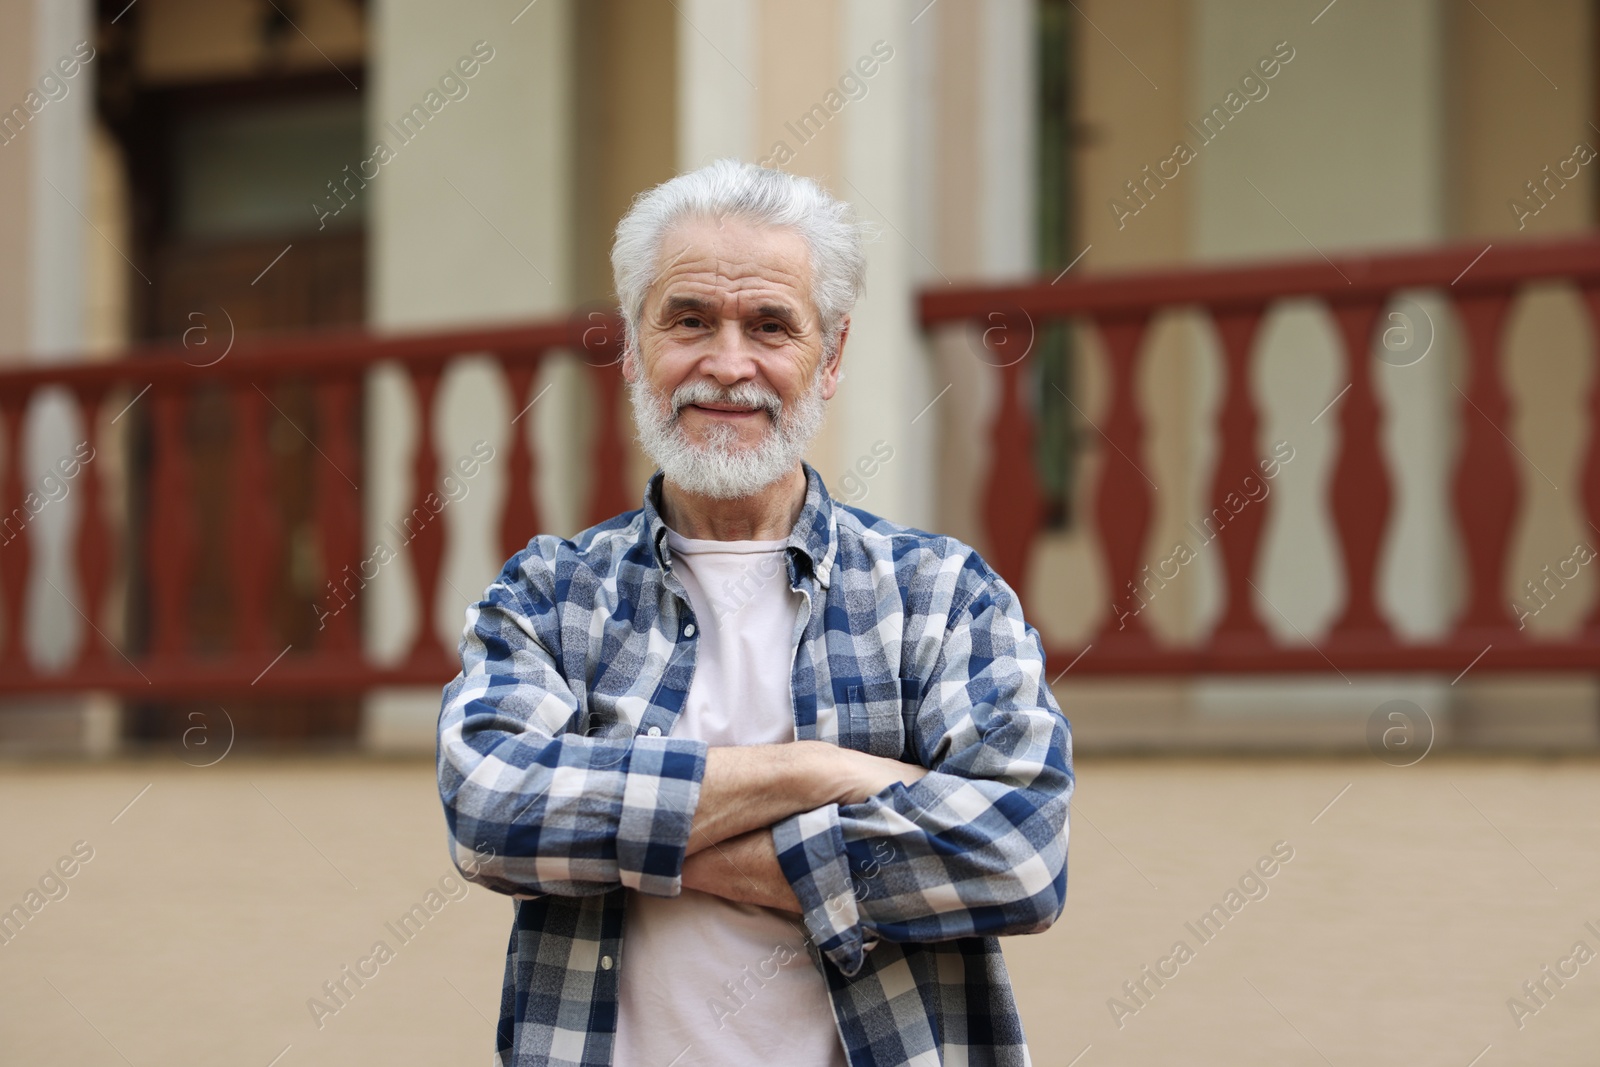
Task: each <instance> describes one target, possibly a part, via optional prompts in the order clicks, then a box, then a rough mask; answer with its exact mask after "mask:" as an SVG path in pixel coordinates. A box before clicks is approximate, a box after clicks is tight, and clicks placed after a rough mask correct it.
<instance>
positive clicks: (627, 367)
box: [622, 344, 639, 383]
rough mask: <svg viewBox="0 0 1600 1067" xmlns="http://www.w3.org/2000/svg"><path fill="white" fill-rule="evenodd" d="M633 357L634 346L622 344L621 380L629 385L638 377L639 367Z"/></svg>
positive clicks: (634, 354)
mask: <svg viewBox="0 0 1600 1067" xmlns="http://www.w3.org/2000/svg"><path fill="white" fill-rule="evenodd" d="M635 357H636V352H635V350H634V346H633V345H629V344H624V346H623V349H622V380H623V381H625V382H630V383H631V382H633V381H634V380H635V379H636V378H638V377H639V365H638V362H637V361H636V358H635Z"/></svg>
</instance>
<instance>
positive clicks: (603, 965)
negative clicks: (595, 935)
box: [600, 956, 611, 971]
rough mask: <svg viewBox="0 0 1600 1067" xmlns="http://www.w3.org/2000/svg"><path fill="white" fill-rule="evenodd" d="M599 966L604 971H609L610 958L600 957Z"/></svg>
mask: <svg viewBox="0 0 1600 1067" xmlns="http://www.w3.org/2000/svg"><path fill="white" fill-rule="evenodd" d="M600 966H601V968H603V969H604V970H607V971H609V970H610V969H611V957H610V956H601V957H600Z"/></svg>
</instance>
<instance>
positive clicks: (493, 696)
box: [438, 558, 708, 896]
mask: <svg viewBox="0 0 1600 1067" xmlns="http://www.w3.org/2000/svg"><path fill="white" fill-rule="evenodd" d="M539 562H540V561H538V560H537V559H534V560H531V561H529V562H528V564H527V565H526V566H521V565H520V563H519V559H518V558H514V559H513V560H512V562H511V563H509V564H507V570H506V572H504V573H502V575H501V580H500V581H497V582H496V583H495V584H494V585H492V586H490V587H489V590H488V591H487V593H486V594H485V596H484V599H483V600H482V601H480V602H479V603H478V604H475V605H473V606H472V607H471V608H470V609H468V612H467V623H466V628H465V631H464V633H463V635H462V639H461V663H462V669H461V673H460V674H459V675H457V676H456V678H455V679H454V680H453V681H451V682H450V683H449V684H448V685H447V686H446V687H445V689H444V693H443V698H442V703H441V709H440V715H439V732H438V780H439V795H440V799H441V801H442V802H443V805H444V812H445V821H446V824H447V827H448V830H449V834H450V843H451V852H452V855H454V856H457V857H462V856H470V857H472V860H471V862H470V864H468V865H463V864H462V863H460V862H458V864H457V866H458V867H460V868H461V871H462V874H463V876H464V877H466V878H468V879H469V880H470V881H473V882H476V883H478V884H481V885H483V886H486V887H487V888H490V889H493V890H495V891H497V892H501V893H506V894H510V895H514V896H541V895H546V894H558V895H566V896H585V895H591V894H595V893H603V892H607V891H609V890H612V889H615V888H617V887H619V886H625V887H628V888H632V889H637V890H639V891H641V892H644V893H650V894H653V895H657V896H675V895H677V894H678V893H679V892H680V890H681V886H682V872H683V862H684V857H685V855H686V853H687V849H688V841H689V831H690V825H691V823H692V821H693V815H694V811H695V808H696V805H697V804H698V802H699V795H700V783H701V779H702V778H703V777H704V774H705V764H706V753H707V750H708V746H707V745H706V744H705V743H704V742H702V741H698V740H694V739H692V738H672V737H648V736H634V735H632V734H631V733H626V732H619V731H616V730H615V729H614V728H613V732H612V733H610V734H608V735H607V736H587V735H586V732H585V731H586V726H587V715H586V714H585V711H586V709H585V708H584V707H583V706H582V701H580V699H579V697H578V696H577V695H576V692H575V690H574V687H573V686H571V685H569V684H568V682H567V678H566V674H565V673H564V672H563V669H562V666H561V660H560V657H559V655H558V650H559V647H560V631H559V626H558V625H557V621H556V620H557V610H556V606H555V603H554V600H553V598H551V597H550V596H548V594H546V593H541V592H540V588H539V583H538V581H537V579H538V578H539V577H540V576H541V574H542V573H544V572H541V571H540V569H539ZM513 574H515V575H517V579H513V578H512V575H513ZM530 574H531V575H532V577H533V579H534V581H533V582H532V583H531V584H532V587H531V589H530V588H529V583H528V581H527V579H528V576H529V575H530ZM553 650H556V651H553ZM580 677H581V675H580ZM577 691H578V692H581V691H582V690H581V688H579V689H578V690H577Z"/></svg>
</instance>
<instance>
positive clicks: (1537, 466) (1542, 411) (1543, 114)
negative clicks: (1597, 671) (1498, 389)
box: [1449, 0, 1600, 634]
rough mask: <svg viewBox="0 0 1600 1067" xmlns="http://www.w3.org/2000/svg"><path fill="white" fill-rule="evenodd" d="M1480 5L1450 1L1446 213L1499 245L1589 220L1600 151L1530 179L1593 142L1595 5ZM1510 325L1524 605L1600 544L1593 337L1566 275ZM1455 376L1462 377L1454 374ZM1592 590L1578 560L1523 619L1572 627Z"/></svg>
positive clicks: (1511, 589) (1519, 599) (1519, 584)
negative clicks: (1552, 574)
mask: <svg viewBox="0 0 1600 1067" xmlns="http://www.w3.org/2000/svg"><path fill="white" fill-rule="evenodd" d="M1480 6H1481V7H1482V9H1483V14H1482V15H1480V14H1478V13H1476V12H1473V11H1471V10H1470V9H1466V10H1462V11H1453V14H1452V17H1451V20H1450V23H1449V31H1450V41H1451V57H1452V68H1451V72H1450V86H1451V98H1452V100H1454V101H1455V102H1456V107H1455V110H1454V114H1453V116H1452V118H1453V121H1452V123H1451V134H1452V136H1451V151H1452V166H1451V174H1452V182H1451V192H1452V202H1451V222H1452V227H1453V229H1454V230H1455V232H1456V233H1457V234H1458V235H1459V236H1460V237H1462V238H1463V239H1479V240H1481V241H1482V242H1483V244H1484V245H1485V246H1488V245H1490V244H1494V245H1496V246H1499V247H1505V246H1507V245H1509V244H1511V243H1513V242H1516V241H1525V240H1540V239H1546V240H1548V239H1553V238H1558V237H1560V236H1562V235H1564V234H1572V233H1579V232H1583V231H1585V230H1588V229H1589V228H1590V227H1592V226H1593V225H1594V204H1595V191H1596V184H1595V182H1596V179H1595V168H1596V167H1597V166H1600V161H1596V162H1591V163H1589V164H1588V165H1586V166H1583V167H1582V168H1581V170H1580V171H1579V174H1578V176H1577V177H1576V178H1575V179H1572V180H1571V181H1569V182H1567V183H1566V184H1565V186H1563V185H1562V184H1560V183H1559V182H1557V181H1552V182H1550V184H1549V185H1548V186H1543V187H1542V190H1543V191H1544V192H1545V193H1546V196H1547V202H1545V201H1541V200H1540V199H1538V198H1537V197H1535V196H1534V195H1532V194H1531V193H1530V192H1529V191H1528V189H1527V187H1526V186H1527V183H1528V182H1530V181H1536V180H1539V179H1543V178H1545V177H1546V175H1545V170H1544V168H1546V167H1549V168H1550V169H1551V170H1552V171H1554V170H1556V169H1557V167H1558V166H1559V165H1560V164H1561V163H1562V161H1564V160H1566V159H1567V158H1568V157H1570V156H1572V154H1573V147H1574V146H1575V145H1576V144H1579V143H1582V144H1586V145H1588V146H1589V147H1590V148H1592V149H1600V132H1597V131H1596V130H1595V128H1594V126H1593V125H1592V124H1591V123H1592V122H1594V121H1595V119H1596V117H1597V116H1596V113H1595V107H1594V100H1595V91H1594V71H1593V69H1592V62H1593V59H1594V52H1593V48H1594V45H1593V40H1594V27H1593V22H1592V17H1593V16H1592V10H1593V8H1592V5H1589V4H1586V3H1581V2H1579V0H1553V2H1550V3H1544V4H1536V5H1529V4H1516V3H1511V2H1508V0H1482V2H1481V5H1480ZM1452 10H1453V9H1452ZM1490 19H1493V20H1494V22H1495V23H1496V24H1497V25H1499V26H1500V28H1501V29H1504V30H1507V32H1511V28H1512V27H1514V29H1515V32H1514V33H1512V36H1513V38H1514V39H1515V41H1516V43H1517V46H1518V47H1519V48H1520V49H1521V50H1522V54H1519V53H1518V52H1517V51H1516V50H1515V49H1513V48H1511V47H1510V46H1509V45H1508V44H1507V43H1506V40H1505V38H1503V37H1501V36H1500V34H1499V33H1497V32H1496V31H1495V29H1494V26H1491V25H1490V22H1489V20H1490ZM1536 68H1537V69H1536ZM1547 79H1548V80H1547ZM1552 83H1553V84H1552ZM1567 169H1568V173H1570V168H1567ZM1512 200H1517V201H1520V202H1522V203H1523V204H1525V205H1527V208H1528V209H1530V210H1531V209H1532V208H1535V207H1537V208H1538V212H1537V214H1532V215H1523V217H1522V218H1521V219H1520V220H1519V218H1518V212H1515V211H1513V210H1512V209H1511V207H1510V201H1512ZM1493 254H1494V253H1493V251H1490V252H1489V253H1488V255H1493ZM1506 338H1507V351H1506V353H1505V357H1504V361H1503V364H1502V365H1503V367H1504V370H1505V373H1506V379H1507V382H1508V384H1509V387H1510V389H1511V392H1512V400H1513V405H1514V409H1513V412H1512V416H1511V424H1510V425H1509V426H1507V427H1505V429H1506V431H1507V432H1508V433H1509V434H1510V436H1511V437H1512V439H1513V440H1514V441H1515V442H1516V444H1517V447H1519V448H1520V449H1521V450H1522V452H1523V453H1524V454H1525V456H1526V458H1525V459H1524V458H1523V457H1522V456H1518V455H1516V454H1515V453H1513V458H1512V462H1513V463H1514V465H1515V469H1516V473H1517V476H1518V478H1519V480H1520V484H1521V492H1522V507H1523V512H1522V514H1523V521H1522V522H1520V523H1519V524H1518V525H1517V527H1516V528H1515V530H1514V531H1513V541H1512V548H1511V564H1510V567H1509V568H1508V573H1507V575H1506V596H1507V598H1508V600H1511V601H1514V602H1516V603H1520V604H1524V605H1526V606H1527V607H1529V608H1530V609H1531V608H1533V607H1537V606H1538V603H1539V602H1538V601H1537V600H1532V599H1529V598H1527V597H1526V595H1525V590H1524V583H1526V582H1527V581H1529V580H1532V579H1535V578H1537V577H1540V576H1541V575H1540V572H1541V570H1542V569H1543V568H1544V567H1545V566H1546V565H1550V566H1552V567H1553V566H1554V565H1555V564H1556V563H1558V562H1559V561H1561V560H1565V559H1566V558H1567V557H1568V556H1569V555H1570V554H1571V553H1572V550H1573V547H1574V545H1575V544H1577V543H1578V542H1584V543H1586V544H1588V545H1589V546H1591V547H1592V548H1596V549H1600V534H1597V533H1596V532H1595V531H1594V530H1593V529H1591V528H1590V527H1589V525H1588V523H1587V521H1586V520H1585V518H1584V515H1583V510H1582V509H1583V503H1582V501H1581V499H1580V496H1579V488H1578V487H1579V484H1580V479H1581V476H1582V468H1581V461H1582V448H1583V446H1584V444H1585V434H1586V431H1587V429H1588V420H1587V415H1586V411H1587V399H1588V395H1589V390H1590V389H1591V388H1592V387H1593V383H1594V375H1595V360H1594V344H1595V342H1594V338H1593V336H1592V334H1591V330H1590V327H1589V324H1588V322H1587V316H1586V315H1585V314H1584V312H1583V309H1582V305H1581V303H1580V301H1579V300H1578V298H1577V294H1576V293H1574V292H1573V291H1571V290H1570V288H1567V287H1543V288H1540V289H1537V290H1534V291H1531V292H1529V293H1527V294H1525V295H1524V296H1523V297H1522V298H1521V299H1520V300H1519V301H1518V302H1517V303H1516V305H1515V306H1514V307H1513V310H1512V314H1511V316H1510V320H1509V322H1508V323H1507V334H1506ZM1457 380H1458V382H1460V383H1462V384H1464V377H1462V376H1461V375H1459V374H1458V378H1457ZM1464 417H1472V416H1471V415H1470V414H1469V415H1467V416H1464ZM1597 593H1600V581H1597V579H1596V578H1595V577H1594V573H1593V569H1592V568H1588V567H1585V568H1583V569H1582V570H1581V571H1580V572H1579V577H1578V579H1577V580H1576V582H1574V583H1573V584H1572V585H1571V586H1569V587H1568V588H1567V589H1564V590H1561V591H1560V593H1559V595H1557V596H1556V597H1555V598H1554V600H1553V601H1552V602H1551V603H1550V604H1549V606H1548V607H1545V608H1543V609H1541V610H1540V611H1539V613H1538V615H1537V616H1536V617H1534V618H1532V619H1530V620H1529V621H1528V628H1529V629H1530V630H1531V631H1533V632H1534V633H1544V634H1548V633H1552V632H1564V631H1565V632H1569V631H1570V630H1571V629H1572V627H1574V626H1575V625H1577V623H1578V622H1579V620H1580V619H1581V617H1582V616H1583V615H1584V614H1586V613H1587V612H1588V610H1589V609H1590V607H1591V606H1592V604H1593V603H1594V598H1595V596H1596V595H1597Z"/></svg>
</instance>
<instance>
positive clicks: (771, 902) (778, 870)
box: [683, 829, 800, 915]
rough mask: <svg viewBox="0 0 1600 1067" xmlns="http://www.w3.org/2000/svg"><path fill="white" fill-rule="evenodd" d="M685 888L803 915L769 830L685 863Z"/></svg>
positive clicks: (730, 841)
mask: <svg viewBox="0 0 1600 1067" xmlns="http://www.w3.org/2000/svg"><path fill="white" fill-rule="evenodd" d="M683 885H684V888H685V889H698V890H699V891H700V892H702V893H710V894H712V895H713V896H718V897H721V898H722V899H724V900H737V901H740V902H741V903H744V904H759V905H761V906H762V907H763V908H777V909H778V910H780V911H787V912H792V913H793V914H795V915H798V914H800V901H799V899H798V898H797V897H796V896H795V895H794V890H793V889H790V888H789V880H788V879H787V878H785V877H784V874H783V868H782V867H780V866H779V865H778V852H777V849H775V848H774V847H773V845H772V834H771V832H770V831H768V830H765V829H761V830H752V831H751V832H750V833H747V834H740V835H739V836H738V837H733V838H729V839H728V840H726V841H724V842H722V843H721V844H718V845H716V846H714V847H712V848H708V849H704V850H702V851H700V852H697V853H695V854H694V855H693V856H690V857H689V858H688V859H686V860H684V861H683Z"/></svg>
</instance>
